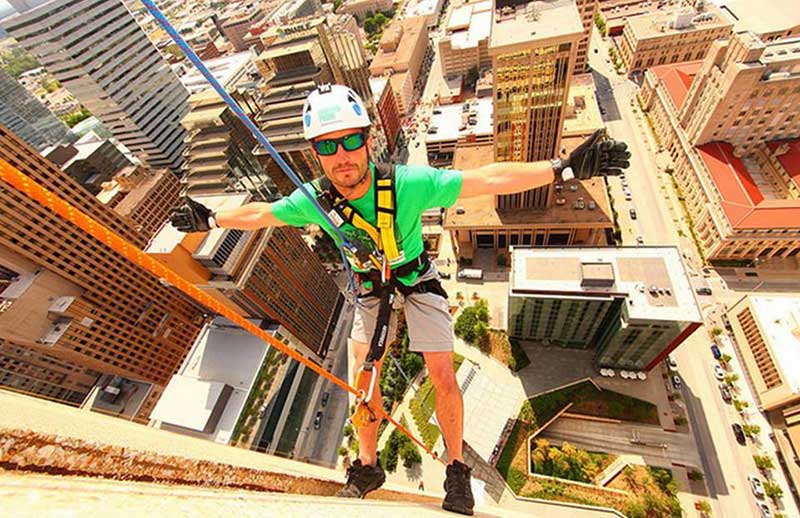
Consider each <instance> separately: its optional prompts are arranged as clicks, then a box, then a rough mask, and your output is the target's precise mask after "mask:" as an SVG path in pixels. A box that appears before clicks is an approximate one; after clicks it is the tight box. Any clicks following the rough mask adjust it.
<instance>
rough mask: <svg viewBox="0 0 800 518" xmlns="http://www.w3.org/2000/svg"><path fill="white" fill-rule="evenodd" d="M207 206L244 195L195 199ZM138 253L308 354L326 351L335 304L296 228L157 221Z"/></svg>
mask: <svg viewBox="0 0 800 518" xmlns="http://www.w3.org/2000/svg"><path fill="white" fill-rule="evenodd" d="M196 199H197V200H198V201H200V202H201V203H204V204H205V205H207V206H208V207H210V208H212V210H220V209H223V208H225V209H229V208H234V207H239V206H241V205H243V204H244V203H246V202H247V201H248V200H249V199H250V196H249V195H248V194H247V193H239V194H226V195H216V196H198V197H197V198H196ZM146 252H147V253H148V254H150V255H151V256H153V257H154V258H156V259H157V260H159V261H161V262H163V263H164V264H167V265H168V266H170V267H171V268H173V269H175V270H176V271H178V272H179V273H181V274H182V275H183V276H184V277H185V278H186V279H187V280H189V281H190V282H192V283H193V284H195V285H197V287H199V288H200V289H202V290H204V291H206V292H208V293H209V294H210V295H211V296H213V297H215V298H216V299H218V300H220V301H221V302H222V303H224V304H226V305H229V306H230V307H232V308H234V309H235V310H236V311H237V312H239V313H240V314H242V315H244V316H245V317H247V318H256V319H261V320H263V319H267V320H270V321H274V322H278V323H280V324H281V325H282V326H284V327H285V328H286V329H288V330H289V332H291V334H292V335H293V336H295V337H297V339H298V340H299V341H300V342H301V343H302V344H303V345H304V347H305V349H302V350H303V351H304V353H305V354H307V355H308V356H309V357H310V358H312V359H315V360H316V361H320V360H321V359H322V358H324V357H325V355H326V354H327V348H328V346H329V343H330V332H331V331H332V329H333V327H335V325H336V322H337V321H338V315H339V311H340V310H341V306H342V303H343V300H342V297H341V296H340V293H339V289H338V288H337V286H336V284H335V283H334V282H333V280H332V279H331V277H330V276H329V275H328V274H327V272H326V271H325V269H324V267H323V265H322V263H321V262H320V260H319V259H318V258H317V257H316V255H314V254H313V253H312V252H311V250H310V249H309V247H308V245H306V243H305V241H304V240H303V238H302V237H301V236H300V233H299V231H298V230H297V229H295V228H291V227H270V228H265V229H260V230H257V231H242V230H232V229H213V230H211V231H210V232H208V233H206V234H204V235H192V234H183V233H182V232H178V231H177V230H175V228H174V227H172V226H171V225H164V227H163V228H162V229H161V230H160V231H159V233H158V234H157V235H156V237H155V238H154V239H153V240H152V241H151V242H150V244H149V246H148V248H147V250H146Z"/></svg>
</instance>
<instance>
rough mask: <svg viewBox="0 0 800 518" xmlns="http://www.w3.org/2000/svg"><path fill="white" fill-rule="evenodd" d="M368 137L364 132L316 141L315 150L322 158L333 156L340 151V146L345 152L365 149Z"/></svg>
mask: <svg viewBox="0 0 800 518" xmlns="http://www.w3.org/2000/svg"><path fill="white" fill-rule="evenodd" d="M366 143H367V136H366V135H365V134H364V133H363V132H358V133H351V134H350V135H345V136H344V137H341V138H324V139H319V140H315V141H314V143H313V145H314V149H315V150H316V151H317V153H319V154H320V155H322V156H332V155H335V154H336V151H338V149H339V144H341V145H342V148H343V149H344V150H345V151H355V150H357V149H361V148H362V147H364V144H366Z"/></svg>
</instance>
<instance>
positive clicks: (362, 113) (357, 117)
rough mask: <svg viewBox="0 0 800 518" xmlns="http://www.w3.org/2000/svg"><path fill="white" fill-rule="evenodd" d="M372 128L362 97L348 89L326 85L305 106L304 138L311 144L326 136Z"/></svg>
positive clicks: (320, 87)
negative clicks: (352, 129) (310, 141)
mask: <svg viewBox="0 0 800 518" xmlns="http://www.w3.org/2000/svg"><path fill="white" fill-rule="evenodd" d="M369 125H370V120H369V115H367V108H366V107H365V106H364V101H362V100H361V97H359V96H358V94H357V93H355V92H354V91H353V89H352V88H349V87H347V86H344V85H331V84H322V85H319V86H318V87H317V89H316V90H314V91H313V92H311V94H310V95H309V96H308V97H307V98H306V102H305V104H304V105H303V136H305V138H306V140H311V139H313V138H316V137H318V136H320V135H324V134H325V133H330V132H332V131H339V130H343V129H351V128H367V127H369Z"/></svg>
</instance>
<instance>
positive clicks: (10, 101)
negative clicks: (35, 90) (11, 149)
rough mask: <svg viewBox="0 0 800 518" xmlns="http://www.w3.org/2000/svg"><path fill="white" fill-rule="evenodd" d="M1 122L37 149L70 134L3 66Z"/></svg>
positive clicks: (50, 144)
mask: <svg viewBox="0 0 800 518" xmlns="http://www.w3.org/2000/svg"><path fill="white" fill-rule="evenodd" d="M0 124H3V125H5V126H6V127H7V128H8V129H10V130H11V131H13V132H14V133H16V134H17V135H18V136H19V137H20V138H21V139H22V140H24V141H25V142H27V143H28V144H30V145H31V146H32V147H34V148H36V149H37V150H38V151H41V150H42V149H44V148H46V147H47V146H54V145H56V144H58V143H59V142H61V141H62V140H64V139H65V138H67V135H68V134H69V128H67V126H66V125H65V124H64V123H63V122H61V121H60V120H58V118H56V116H55V115H53V114H52V113H51V112H50V110H48V109H47V108H46V107H45V106H44V105H43V104H42V103H41V102H40V101H39V99H37V98H36V97H34V96H32V95H31V94H30V93H29V92H28V91H27V90H26V89H25V88H23V87H22V85H20V84H19V83H18V82H17V81H16V79H14V78H13V77H11V76H10V75H8V72H6V71H5V70H4V69H2V68H0Z"/></svg>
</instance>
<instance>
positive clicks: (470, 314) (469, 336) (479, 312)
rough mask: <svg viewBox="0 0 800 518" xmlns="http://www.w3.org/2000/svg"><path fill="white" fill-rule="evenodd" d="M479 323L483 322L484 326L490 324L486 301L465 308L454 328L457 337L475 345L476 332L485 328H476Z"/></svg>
mask: <svg viewBox="0 0 800 518" xmlns="http://www.w3.org/2000/svg"><path fill="white" fill-rule="evenodd" d="M478 322H483V323H484V324H488V322H489V306H488V303H487V302H486V300H484V299H482V300H479V301H477V302H476V303H475V304H474V305H472V306H470V307H467V308H464V311H462V312H461V314H460V315H458V318H457V319H456V323H455V325H454V326H453V329H454V331H455V334H456V336H457V337H459V338H461V339H462V340H464V341H465V342H467V343H469V344H473V345H474V344H475V339H476V331H481V330H482V329H483V327H481V328H476V326H477V324H478ZM487 331H488V326H487Z"/></svg>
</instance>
